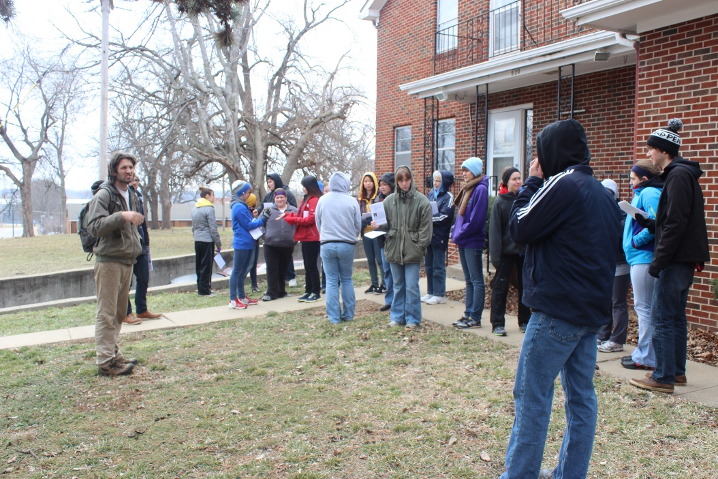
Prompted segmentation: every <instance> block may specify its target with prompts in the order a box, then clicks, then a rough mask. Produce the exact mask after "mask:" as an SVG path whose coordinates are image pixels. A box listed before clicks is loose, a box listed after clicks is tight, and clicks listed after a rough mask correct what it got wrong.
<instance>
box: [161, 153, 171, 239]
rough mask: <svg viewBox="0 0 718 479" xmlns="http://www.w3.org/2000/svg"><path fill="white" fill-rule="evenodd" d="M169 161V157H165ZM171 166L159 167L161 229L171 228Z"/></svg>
mask: <svg viewBox="0 0 718 479" xmlns="http://www.w3.org/2000/svg"><path fill="white" fill-rule="evenodd" d="M166 160H167V161H169V157H168V158H166ZM171 174H172V171H171V168H170V167H169V166H167V167H165V166H164V165H163V166H162V167H161V169H160V202H161V203H162V229H163V230H169V229H172V195H171V194H170V178H169V176H170V175H171Z"/></svg>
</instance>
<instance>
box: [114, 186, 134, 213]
mask: <svg viewBox="0 0 718 479" xmlns="http://www.w3.org/2000/svg"><path fill="white" fill-rule="evenodd" d="M117 189H118V190H120V189H119V188H117ZM120 194H122V197H123V198H124V199H125V204H126V205H127V209H128V210H132V207H131V206H130V189H129V188H128V189H126V190H125V191H122V190H120Z"/></svg>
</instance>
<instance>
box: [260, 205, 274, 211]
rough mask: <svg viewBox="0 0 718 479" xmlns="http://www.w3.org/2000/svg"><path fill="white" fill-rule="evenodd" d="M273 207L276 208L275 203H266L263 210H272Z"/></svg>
mask: <svg viewBox="0 0 718 479" xmlns="http://www.w3.org/2000/svg"><path fill="white" fill-rule="evenodd" d="M272 206H274V203H264V208H263V209H265V210H266V209H267V208H271V207H272Z"/></svg>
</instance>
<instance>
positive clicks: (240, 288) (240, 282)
mask: <svg viewBox="0 0 718 479" xmlns="http://www.w3.org/2000/svg"><path fill="white" fill-rule="evenodd" d="M253 259H254V248H252V249H236V250H234V261H233V262H232V274H231V275H230V276H229V299H230V300H233V299H237V298H239V299H244V298H246V297H247V294H246V293H245V292H244V281H245V280H246V279H247V273H249V269H250V268H251V267H252V261H253Z"/></svg>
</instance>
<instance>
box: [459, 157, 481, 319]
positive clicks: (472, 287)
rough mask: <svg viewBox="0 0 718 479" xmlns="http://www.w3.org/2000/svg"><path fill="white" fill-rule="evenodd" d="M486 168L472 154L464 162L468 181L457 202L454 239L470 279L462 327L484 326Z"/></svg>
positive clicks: (467, 285)
mask: <svg viewBox="0 0 718 479" xmlns="http://www.w3.org/2000/svg"><path fill="white" fill-rule="evenodd" d="M483 171H484V162H483V160H482V159H481V158H477V157H471V158H468V159H467V160H466V161H464V162H463V163H462V164H461V174H462V175H463V177H464V182H465V183H464V186H463V187H462V188H461V191H460V192H459V195H458V196H457V197H456V200H455V201H454V205H455V206H457V207H458V208H459V211H458V214H457V215H456V223H455V224H454V229H453V230H452V236H451V239H452V240H453V241H454V244H456V246H458V247H459V260H460V261H461V269H462V270H463V271H464V280H465V281H466V300H465V304H466V307H465V309H464V315H463V317H462V318H461V319H459V320H458V321H457V322H455V323H454V326H456V327H457V328H459V329H466V328H480V327H481V314H482V313H483V311H484V300H485V296H486V287H485V286H484V272H483V266H482V261H481V254H482V253H483V252H484V246H485V244H486V216H487V214H488V209H489V179H488V178H487V177H486V176H485V175H484V173H483Z"/></svg>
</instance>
